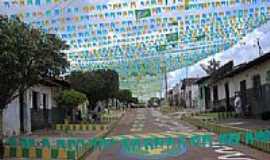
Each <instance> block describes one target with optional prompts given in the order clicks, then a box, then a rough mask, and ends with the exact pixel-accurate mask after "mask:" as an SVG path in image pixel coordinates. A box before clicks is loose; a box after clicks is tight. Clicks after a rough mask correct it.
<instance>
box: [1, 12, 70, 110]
mask: <svg viewBox="0 0 270 160" xmlns="http://www.w3.org/2000/svg"><path fill="white" fill-rule="evenodd" d="M0 44H1V45H0V108H3V107H4V106H5V105H6V104H8V103H9V102H10V101H11V100H13V99H14V98H15V97H17V96H18V95H16V93H17V91H20V92H23V91H25V90H26V89H27V88H29V87H31V86H33V85H35V84H38V83H39V82H40V80H41V79H43V78H44V77H55V76H58V75H59V74H60V73H63V72H65V69H66V68H67V67H68V66H69V64H68V62H67V60H66V58H65V54H64V52H63V50H65V49H67V46H66V45H65V43H64V42H63V41H62V40H61V39H60V38H58V37H56V36H54V35H51V34H46V33H44V32H42V31H40V30H38V29H34V28H32V27H30V26H29V25H27V24H25V23H23V22H21V21H20V20H19V19H8V18H6V17H2V16H1V15H0Z"/></svg>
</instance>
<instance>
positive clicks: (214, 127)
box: [183, 117, 270, 153]
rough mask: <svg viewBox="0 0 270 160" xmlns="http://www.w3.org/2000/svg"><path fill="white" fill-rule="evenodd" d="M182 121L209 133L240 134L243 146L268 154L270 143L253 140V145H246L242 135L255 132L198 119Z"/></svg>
mask: <svg viewBox="0 0 270 160" xmlns="http://www.w3.org/2000/svg"><path fill="white" fill-rule="evenodd" d="M183 120H184V121H186V122H188V123H190V124H192V125H194V126H197V127H201V128H205V129H207V130H209V131H211V132H215V133H226V132H227V133H228V132H240V134H241V137H240V142H241V143H242V144H244V145H247V146H250V147H252V148H255V149H258V150H261V151H263V152H266V153H270V142H261V141H258V140H254V143H252V144H249V143H246V141H245V137H244V135H243V134H244V133H246V132H254V131H255V130H250V129H243V128H239V127H231V126H226V125H221V124H215V123H211V122H204V121H201V120H199V119H194V118H186V117H185V118H183ZM258 131H259V130H258Z"/></svg>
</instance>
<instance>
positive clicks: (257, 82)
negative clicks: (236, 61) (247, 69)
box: [253, 75, 261, 89]
mask: <svg viewBox="0 0 270 160" xmlns="http://www.w3.org/2000/svg"><path fill="white" fill-rule="evenodd" d="M260 86H261V76H260V75H255V76H253V88H254V89H256V88H260Z"/></svg>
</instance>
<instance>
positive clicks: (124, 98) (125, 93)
mask: <svg viewBox="0 0 270 160" xmlns="http://www.w3.org/2000/svg"><path fill="white" fill-rule="evenodd" d="M116 98H117V99H118V100H119V101H121V102H125V103H126V105H128V103H130V102H132V100H133V99H132V92H131V91H130V90H128V89H122V90H119V91H118V93H117V96H116Z"/></svg>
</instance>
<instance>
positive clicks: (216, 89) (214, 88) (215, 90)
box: [213, 86, 218, 101]
mask: <svg viewBox="0 0 270 160" xmlns="http://www.w3.org/2000/svg"><path fill="white" fill-rule="evenodd" d="M213 98H214V101H218V86H214V87H213Z"/></svg>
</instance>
